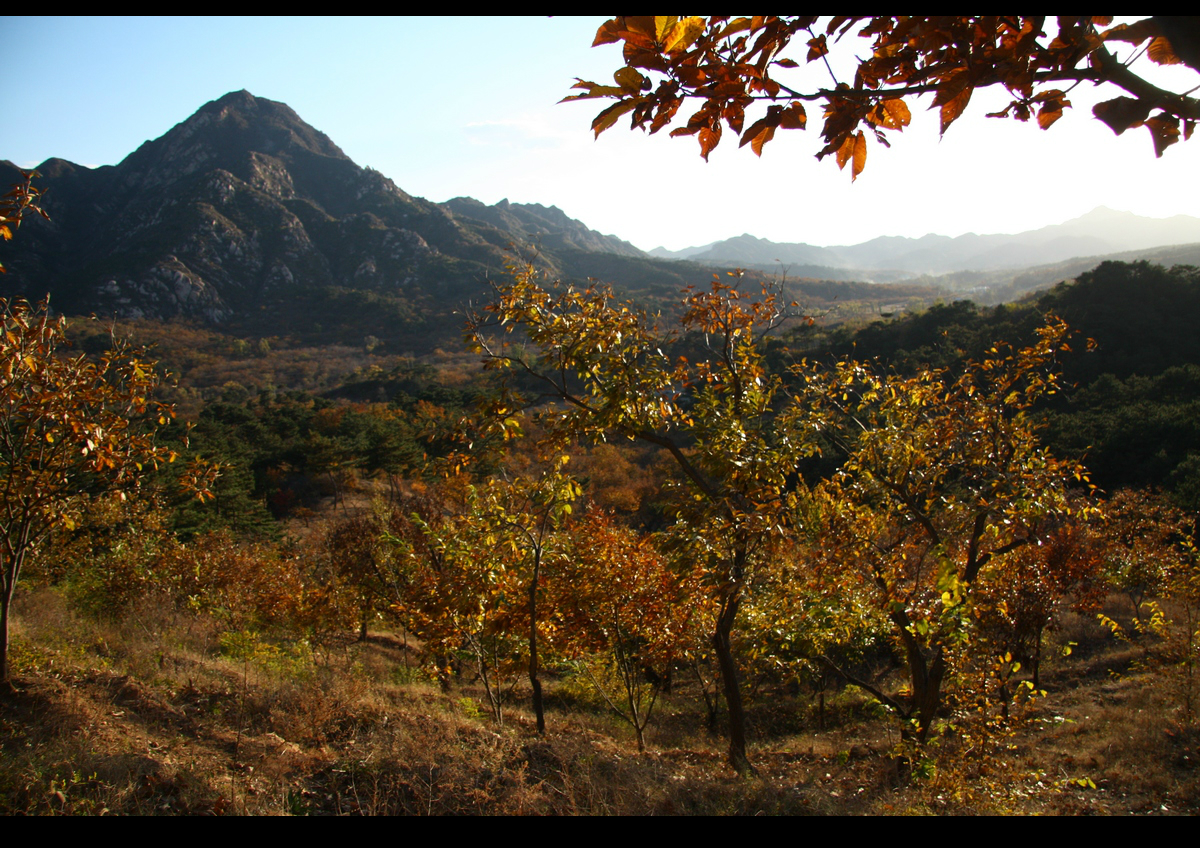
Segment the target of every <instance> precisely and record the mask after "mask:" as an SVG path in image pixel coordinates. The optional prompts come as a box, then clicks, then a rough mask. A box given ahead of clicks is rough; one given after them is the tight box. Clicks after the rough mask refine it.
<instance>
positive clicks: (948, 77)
mask: <svg viewBox="0 0 1200 848" xmlns="http://www.w3.org/2000/svg"><path fill="white" fill-rule="evenodd" d="M617 43H619V44H621V46H622V50H623V53H622V56H623V59H624V64H623V65H622V66H621V67H620V68H618V69H617V71H616V72H615V73H614V75H613V77H614V80H613V83H596V82H589V81H585V80H580V81H578V83H577V84H576V85H575V88H576V89H581V90H582V92H583V93H581V94H576V95H573V96H571V97H568V98H566V99H568V100H576V99H594V98H601V99H611V100H614V101H616V102H614V103H613V104H612V105H610V106H608V107H607V108H605V109H604V110H603V111H602V112H600V114H598V115H597V116H596V118H595V120H594V121H593V122H592V129H593V130H594V131H595V132H596V134H597V135H599V134H600V133H601V132H603V131H604V130H606V129H608V128H609V127H611V126H613V125H614V124H615V123H616V122H617V121H618V120H619V119H620V118H621V117H622V116H624V115H629V116H630V118H631V121H632V125H633V126H634V127H639V128H642V129H646V130H649V131H650V132H651V133H655V132H658V131H659V130H661V129H663V128H665V127H668V126H671V125H672V124H675V123H676V119H677V118H678V117H679V114H678V113H679V111H680V109H681V108H682V107H683V105H684V102H685V101H687V100H692V101H693V102H698V103H699V107H698V108H697V109H696V110H695V111H694V112H692V113H691V115H689V116H688V117H687V119H686V122H685V123H683V126H678V127H677V128H676V129H674V130H672V131H671V135H673V136H687V135H690V136H695V137H696V138H697V139H698V140H699V142H700V152H701V154H702V155H703V156H704V158H705V159H707V158H708V155H709V153H710V152H711V151H712V150H713V149H714V148H715V147H716V146H717V145H718V144H719V143H720V141H721V138H722V134H723V131H724V129H725V128H727V129H728V130H729V131H730V132H732V133H733V135H734V136H735V137H738V138H740V139H741V142H740V143H741V145H743V146H744V145H747V144H748V145H750V147H751V149H752V150H753V151H754V152H755V153H756V154H758V155H762V151H763V147H764V146H765V145H766V144H767V142H769V141H771V139H772V138H773V137H774V135H775V133H776V131H777V130H780V129H785V130H803V129H805V128H806V127H807V125H808V118H809V111H808V108H806V105H805V104H816V105H817V106H818V108H819V109H820V114H821V117H822V118H823V124H822V127H821V137H822V141H823V145H822V147H821V149H820V150H819V151H818V153H817V158H818V159H820V158H824V157H825V156H830V155H832V156H833V157H834V158H835V160H836V161H837V163H838V166H839V167H844V166H845V165H846V164H847V163H850V164H851V173H852V175H853V176H854V177H857V176H858V175H859V174H860V173H861V172H862V170H863V168H864V167H865V165H866V160H867V145H868V137H873V138H874V139H875V141H876V142H878V143H879V144H882V145H883V146H885V147H886V146H888V139H887V133H888V132H891V131H895V132H900V131H902V130H903V129H904V128H905V127H906V126H908V124H909V122H910V119H911V112H910V106H909V103H910V101H912V100H913V99H914V98H917V97H920V96H922V95H930V96H931V97H932V101H933V102H932V105H933V108H936V109H938V111H939V114H940V118H941V130H942V132H943V133H944V132H945V131H946V130H947V128H949V127H950V125H951V124H952V123H954V121H955V120H956V119H957V118H958V117H959V116H960V115H962V114H963V112H964V111H965V110H966V108H967V106H968V104H969V103H970V100H971V96H972V94H973V93H974V92H975V91H977V90H980V89H985V88H990V87H996V86H998V87H1002V88H1003V89H1005V90H1006V91H1007V92H1008V95H1009V96H1010V97H1011V100H1010V102H1009V103H1008V105H1007V106H1005V107H1004V108H1002V109H1000V110H999V111H996V112H993V113H990V114H989V117H1012V118H1015V119H1017V120H1019V121H1028V120H1029V119H1030V118H1034V119H1035V120H1036V121H1037V123H1038V126H1040V127H1041V128H1042V129H1048V128H1049V127H1050V126H1051V125H1052V124H1054V123H1055V122H1056V121H1057V120H1058V119H1059V118H1060V117H1062V115H1063V113H1064V110H1066V109H1067V108H1069V107H1070V106H1071V101H1070V100H1069V99H1068V95H1069V93H1070V92H1071V90H1072V89H1073V88H1074V87H1075V86H1077V85H1079V84H1080V83H1084V82H1087V83H1091V84H1093V85H1108V86H1112V87H1115V88H1117V89H1120V90H1121V92H1122V93H1120V94H1118V95H1117V96H1115V97H1113V98H1111V99H1109V100H1106V101H1104V102H1102V103H1099V104H1097V105H1096V106H1095V107H1094V109H1093V112H1094V114H1095V116H1096V117H1097V118H1099V119H1100V120H1101V121H1103V122H1104V123H1106V124H1107V125H1108V126H1109V127H1111V128H1112V130H1113V131H1114V132H1116V133H1117V134H1120V133H1123V132H1124V131H1125V130H1127V129H1130V128H1131V127H1139V126H1145V127H1146V128H1147V129H1148V130H1149V131H1150V134H1151V136H1152V138H1153V141H1154V150H1155V153H1156V154H1157V155H1159V156H1161V155H1162V153H1163V151H1164V150H1165V149H1166V148H1167V147H1168V146H1170V145H1171V144H1174V143H1175V142H1176V141H1178V140H1179V138H1180V135H1181V132H1182V137H1183V138H1185V139H1187V138H1190V137H1191V134H1192V130H1193V128H1194V126H1195V123H1196V121H1197V120H1198V119H1200V100H1197V99H1196V98H1195V97H1193V96H1192V94H1193V92H1194V91H1195V88H1194V87H1193V86H1191V85H1188V86H1187V88H1188V89H1189V90H1187V91H1178V92H1177V91H1170V90H1166V89H1164V88H1160V87H1159V86H1157V85H1155V84H1153V83H1152V82H1151V81H1150V80H1149V79H1148V78H1147V76H1146V75H1145V74H1144V72H1142V71H1141V70H1140V66H1138V65H1137V64H1135V62H1136V61H1137V60H1138V59H1141V58H1142V57H1143V56H1144V57H1145V58H1146V59H1148V60H1149V62H1152V63H1158V64H1160V65H1167V64H1186V65H1188V66H1190V67H1191V68H1193V69H1197V70H1200V25H1198V24H1197V19H1196V18H1173V17H1167V16H1155V17H1149V18H1143V19H1141V20H1139V21H1137V22H1135V23H1132V24H1117V25H1113V18H1112V17H1111V16H1107V15H1091V16H1078V15H1059V16H1058V17H1057V18H1056V19H1054V20H1051V19H1049V18H1047V17H1046V16H1044V15H977V16H972V15H935V16H890V15H873V16H872V15H833V16H821V15H787V16H774V15H755V16H752V17H729V16H726V15H714V16H709V17H676V16H657V17H654V16H621V17H616V18H612V19H611V20H609V21H607V22H605V23H604V24H603V25H602V26H601V27H600V29H599V30H598V31H597V33H596V39H595V42H594V45H601V44H617ZM1118 47H1120V48H1121V49H1122V50H1123V51H1124V52H1125V53H1126V55H1125V57H1124V58H1123V59H1122V58H1118V56H1117V50H1118ZM856 51H862V53H861V54H856ZM789 53H790V55H789ZM842 53H845V54H848V58H851V60H852V61H853V62H854V66H855V67H854V71H853V78H852V79H851V78H849V77H847V78H842V77H841V76H839V73H838V71H837V69H836V68H835V64H837V65H838V66H839V67H840V66H841V62H836V63H835V62H831V61H830V60H831V59H836V58H838V55H839V54H842ZM859 55H865V58H858V56H859ZM755 106H763V107H765V108H762V109H761V110H760V111H754V107H755ZM809 108H810V107H809Z"/></svg>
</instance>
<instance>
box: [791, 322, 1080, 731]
mask: <svg viewBox="0 0 1200 848" xmlns="http://www.w3.org/2000/svg"><path fill="white" fill-rule="evenodd" d="M1067 332H1068V331H1067V327H1066V326H1065V325H1064V324H1063V323H1062V322H1059V321H1055V320H1053V319H1051V320H1050V321H1049V322H1048V323H1047V325H1046V326H1045V327H1043V328H1042V329H1041V331H1040V332H1039V335H1038V339H1037V341H1036V342H1035V343H1034V344H1032V345H1030V346H1028V347H1025V348H1021V349H1016V350H1014V349H1011V348H1008V347H1007V346H1005V345H1003V344H996V345H994V346H993V347H992V348H991V349H990V351H989V352H988V355H987V356H986V357H985V358H984V359H983V360H981V361H979V362H973V363H969V364H968V365H967V366H966V368H965V369H964V371H963V373H962V374H960V375H959V376H957V377H955V376H953V375H951V374H950V373H948V372H947V371H945V370H941V369H926V370H922V371H921V372H920V373H918V374H916V375H915V376H912V377H905V376H901V375H896V374H880V373H878V372H877V371H876V369H875V368H873V367H871V366H869V365H865V364H863V363H859V362H855V361H852V360H846V361H843V362H841V363H839V364H838V365H837V366H836V367H833V368H831V369H828V370H825V369H815V370H814V371H809V372H808V373H807V383H806V384H805V396H806V397H807V398H809V399H810V400H813V401H814V402H816V403H817V404H818V409H819V410H821V412H820V413H819V414H820V415H821V416H822V417H823V418H824V421H823V422H822V424H821V425H820V426H822V427H823V428H824V430H825V432H826V433H827V435H828V436H829V437H830V438H831V440H833V441H834V442H835V443H837V444H838V445H840V446H841V448H842V450H844V451H845V453H846V455H847V459H846V461H845V463H844V465H843V466H842V468H841V470H840V472H839V473H838V475H837V476H836V477H834V478H833V479H832V480H830V481H829V482H828V483H827V484H826V487H827V488H828V489H829V490H830V491H831V492H833V495H832V497H831V498H830V504H831V505H830V506H829V507H828V511H827V521H828V524H827V528H826V529H827V543H828V551H829V554H830V556H831V557H832V558H833V559H834V562H833V563H832V568H831V571H830V574H829V579H833V580H838V581H841V585H843V586H845V587H846V591H855V592H865V593H869V594H870V595H872V596H873V597H874V599H875V601H874V603H875V605H876V607H877V608H878V609H879V610H881V611H882V612H884V613H885V614H886V615H887V617H888V619H889V620H890V622H891V626H892V632H893V636H894V638H895V641H896V643H897V645H898V646H899V648H900V652H901V654H902V655H903V656H904V659H905V662H906V665H907V667H908V676H909V685H908V693H907V695H906V696H903V697H900V696H896V697H893V696H891V695H888V694H887V693H884V692H881V691H880V690H878V689H876V688H875V687H874V686H873V685H871V684H870V683H869V682H866V681H859V680H855V682H857V683H861V684H863V685H865V686H866V687H867V688H869V689H870V690H871V691H872V692H874V693H875V694H876V695H877V696H878V697H879V698H880V700H881V701H883V702H884V703H885V704H887V705H889V706H890V707H891V708H892V709H893V710H894V711H895V712H896V713H897V714H898V715H899V716H900V717H902V718H903V719H905V720H906V721H911V723H912V726H913V728H914V734H913V735H914V736H915V738H916V739H917V741H919V742H924V741H925V740H926V739H927V738H928V736H929V733H930V731H931V729H932V727H933V724H934V720H935V718H936V716H937V714H938V712H939V710H940V709H941V707H942V706H943V700H944V692H945V689H946V687H947V685H948V684H950V683H951V682H952V681H954V680H955V677H956V675H958V674H959V673H960V672H961V671H962V670H963V668H964V664H966V663H968V662H970V661H972V660H973V659H976V657H974V656H973V652H977V651H979V650H981V648H980V645H981V644H982V640H979V639H978V638H977V636H978V633H977V627H978V619H979V618H980V617H981V613H980V609H979V606H980V605H981V604H985V603H987V602H989V601H990V602H991V603H1002V602H1003V601H1004V599H1003V598H998V597H997V596H996V595H995V593H994V592H993V593H991V594H989V593H988V592H987V591H985V589H986V588H987V587H995V586H997V585H999V584H1003V585H1007V586H1010V587H1013V586H1014V581H1012V580H1001V578H1000V577H998V575H1000V574H1002V573H1003V569H1005V568H1006V567H1008V566H1009V565H1010V564H1011V563H1010V562H1009V560H1008V559H1007V558H1008V557H1010V556H1011V555H1012V554H1013V552H1016V551H1018V550H1019V549H1021V548H1023V547H1025V546H1027V545H1030V544H1033V543H1035V542H1038V541H1039V540H1040V539H1041V538H1042V537H1043V536H1044V535H1046V533H1047V531H1048V530H1049V529H1053V528H1055V527H1056V526H1057V523H1058V522H1059V521H1061V520H1062V519H1064V518H1066V517H1068V516H1070V515H1071V514H1072V512H1073V511H1079V510H1082V511H1085V512H1086V511H1087V510H1088V509H1089V507H1088V506H1087V504H1086V503H1083V504H1072V502H1071V501H1070V500H1069V499H1068V493H1069V487H1071V486H1072V485H1077V486H1080V487H1083V488H1085V489H1086V486H1087V477H1086V474H1085V472H1084V470H1083V468H1082V466H1080V465H1079V463H1078V462H1075V461H1070V460H1062V459H1058V458H1056V457H1054V456H1053V455H1051V454H1050V452H1049V451H1047V450H1046V449H1045V448H1044V447H1042V446H1041V444H1040V443H1039V441H1038V438H1037V428H1036V426H1035V424H1034V423H1033V421H1032V420H1031V418H1030V415H1029V411H1030V409H1031V408H1032V407H1033V405H1034V404H1035V403H1036V402H1038V401H1039V400H1040V399H1041V398H1043V397H1045V396H1046V395H1048V394H1051V393H1054V392H1055V391H1056V390H1057V382H1058V377H1057V370H1056V368H1055V363H1056V360H1057V357H1058V356H1059V355H1060V354H1061V353H1062V352H1064V351H1066V350H1069V348H1068V347H1067V342H1066V336H1067ZM1012 600H1014V601H1015V599H1012ZM984 650H986V649H984ZM846 676H847V677H848V678H849V677H851V675H848V674H847V675H846Z"/></svg>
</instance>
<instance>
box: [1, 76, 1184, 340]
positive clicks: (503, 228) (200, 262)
mask: <svg viewBox="0 0 1200 848" xmlns="http://www.w3.org/2000/svg"><path fill="white" fill-rule="evenodd" d="M38 170H39V171H41V173H42V176H41V178H40V179H39V181H38V185H39V186H40V187H41V188H42V189H43V190H44V191H45V200H44V206H45V208H46V210H47V212H48V213H49V214H50V217H51V220H50V221H49V222H47V221H43V220H42V219H41V218H40V217H37V216H33V217H31V218H29V219H27V223H26V224H25V225H24V226H22V228H21V230H20V232H19V234H18V237H17V238H16V239H15V240H14V241H12V242H10V243H6V244H0V261H2V262H3V263H4V265H5V266H6V267H7V268H8V269H9V273H8V274H6V275H4V276H2V277H0V296H4V297H11V296H13V295H23V296H25V297H28V298H40V297H42V295H44V294H45V293H46V292H51V293H52V295H53V303H54V305H55V307H56V308H57V309H59V310H61V311H63V312H67V313H72V312H74V313H85V312H96V313H98V314H106V315H117V316H122V317H148V318H155V319H172V318H176V317H185V318H197V319H202V320H205V321H208V322H214V323H224V324H227V325H228V324H232V325H236V326H235V328H242V329H247V330H248V331H252V332H262V333H268V334H284V333H302V334H307V337H310V338H314V339H316V338H318V337H319V338H323V339H324V340H326V341H328V340H330V339H347V338H353V337H354V335H355V334H359V335H358V337H359V338H362V334H367V333H370V334H375V335H378V336H381V337H382V336H384V335H387V336H392V337H395V336H397V335H399V336H413V335H415V334H421V333H425V332H427V331H428V333H430V334H433V335H436V336H437V338H438V339H445V338H446V337H447V336H448V335H451V334H453V335H457V334H458V332H459V330H460V328H461V324H462V319H461V317H454V316H453V312H454V310H455V309H457V308H459V307H461V305H462V304H464V303H465V302H467V301H468V300H471V299H473V298H474V299H478V298H479V297H481V296H483V297H486V296H487V293H486V280H487V279H488V277H489V276H490V275H495V274H496V273H498V272H500V270H501V269H502V268H503V266H504V265H505V264H507V263H508V262H510V261H511V254H510V253H509V252H508V251H509V250H510V249H511V248H513V247H514V246H515V247H516V249H517V250H519V251H520V252H521V254H522V255H523V256H526V257H529V258H530V260H531V261H534V262H535V263H536V264H538V265H539V266H540V267H541V268H542V269H544V270H545V271H547V272H548V273H550V274H554V275H557V276H560V277H563V278H567V279H575V280H582V279H586V278H592V277H595V278H599V279H603V280H609V281H614V282H616V283H619V284H620V285H621V288H622V289H623V291H624V292H625V294H627V295H630V296H636V297H641V298H643V299H645V300H650V301H657V303H658V304H664V303H667V302H674V303H677V302H678V297H677V295H678V292H679V290H680V289H681V288H683V287H684V286H687V285H703V284H704V283H705V282H706V281H707V280H708V279H709V278H710V275H711V273H712V271H713V266H728V265H736V266H741V267H746V268H754V267H759V268H766V269H769V270H774V269H776V268H777V267H778V264H777V263H776V260H779V262H782V263H783V265H784V266H789V267H790V271H789V277H790V278H791V279H796V278H797V277H802V278H808V279H809V283H807V284H804V285H810V286H811V287H813V291H814V292H815V291H816V290H817V289H818V288H819V287H820V286H825V287H826V288H828V286H827V285H826V284H825V283H819V284H818V283H816V282H813V281H816V280H835V281H836V280H854V281H860V282H874V283H880V282H888V281H896V280H901V279H912V278H914V277H921V279H920V281H919V283H918V284H916V285H918V286H919V287H924V288H923V289H922V290H923V291H924V290H925V289H928V287H929V286H931V285H941V286H943V287H944V288H945V289H946V290H948V291H950V292H963V293H966V294H968V296H972V297H976V294H975V292H977V291H981V290H997V291H1001V290H1002V291H1009V290H1012V291H1018V290H1021V291H1023V290H1024V289H1025V287H1026V286H1027V285H1031V284H1032V283H1031V282H1030V281H1014V279H1015V278H1014V274H1015V272H1016V271H1019V270H1020V269H1024V268H1027V267H1029V266H1034V265H1042V266H1045V265H1047V264H1050V265H1051V269H1053V270H1046V271H1044V272H1040V273H1055V272H1056V271H1057V266H1056V265H1054V264H1053V263H1062V262H1064V261H1065V260H1068V259H1070V258H1071V257H1079V256H1086V255H1092V254H1108V253H1113V252H1116V251H1128V250H1135V249H1140V248H1146V247H1150V246H1152V245H1156V244H1171V243H1184V242H1200V220H1198V219H1195V218H1185V217H1182V216H1181V217H1177V218H1171V219H1167V220H1165V221H1158V220H1153V219H1147V218H1139V217H1137V216H1134V215H1129V214H1127V213H1120V212H1113V211H1111V210H1106V209H1098V210H1096V211H1094V212H1091V213H1089V214H1088V215H1085V216H1083V217H1081V218H1078V219H1076V220H1074V221H1068V222H1067V223H1065V224H1060V225H1057V226H1054V227H1045V228H1043V229H1041V230H1033V231H1030V232H1026V233H1020V234H1018V235H1012V236H1001V235H990V236H978V235H966V236H960V237H958V238H953V239H952V238H948V237H945V236H937V235H928V236H925V237H923V238H920V239H905V238H878V239H873V240H871V241H868V242H864V243H863V244H859V245H853V246H844V247H814V246H812V245H807V244H775V243H772V242H769V241H766V240H763V239H758V238H755V237H754V236H751V235H744V236H740V237H738V238H735V239H728V240H726V241H722V242H717V243H715V244H711V245H706V246H704V247H697V248H690V249H688V250H684V251H675V252H671V251H664V250H662V249H661V248H660V249H658V250H656V251H652V252H651V254H650V255H647V254H644V253H643V252H642V251H640V250H638V249H637V248H636V247H634V246H633V245H631V244H629V243H627V242H624V241H622V240H620V239H618V238H616V237H614V236H608V235H603V234H601V233H598V232H596V231H594V230H592V229H590V228H588V227H587V226H586V225H584V224H583V223H581V222H579V221H577V220H574V219H572V218H570V217H568V216H567V215H566V214H565V213H563V212H562V211H561V210H559V209H557V208H555V207H553V206H550V207H546V206H542V205H539V204H520V203H510V202H508V201H507V200H503V201H501V202H499V203H497V204H495V205H492V206H488V205H486V204H484V203H481V202H480V201H478V200H474V199H472V198H469V197H458V198H455V199H453V200H450V201H448V202H446V203H433V202H430V201H428V200H424V199H422V198H419V197H414V196H412V195H409V194H407V193H406V192H404V191H403V190H402V189H401V188H400V187H398V186H397V185H396V184H395V183H394V182H392V181H391V180H390V179H388V178H387V177H386V176H384V175H383V174H381V173H379V172H378V171H374V170H371V169H369V168H361V167H359V166H358V165H356V164H355V163H354V162H353V161H351V160H350V158H349V157H347V156H346V154H345V153H343V152H342V150H341V149H340V148H338V146H337V145H336V144H334V142H333V141H332V140H330V138H329V137H328V136H326V135H325V134H324V133H321V132H319V131H318V130H316V129H314V128H313V127H311V126H309V125H308V124H306V123H305V122H304V121H303V120H301V118H300V117H299V116H298V115H297V114H296V113H295V112H294V111H292V109H290V108H289V107H288V106H287V105H285V104H283V103H277V102H274V101H271V100H266V99H264V98H259V97H254V96H253V95H251V94H250V93H249V92H246V91H238V92H233V93H231V94H227V95H225V96H224V97H222V98H220V99H218V100H214V101H212V102H211V103H207V104H205V105H204V106H203V107H201V108H200V109H199V111H197V112H196V113H195V114H194V115H192V116H191V117H190V118H188V119H187V120H186V121H183V122H182V123H180V124H178V125H177V126H175V127H173V128H172V129H171V130H169V131H168V132H167V133H166V134H165V135H163V136H162V137H161V138H158V139H155V140H153V141H147V142H146V143H145V144H143V145H142V146H141V147H139V148H138V149H137V150H136V151H134V152H133V153H131V154H130V155H129V156H127V157H126V158H125V159H124V160H123V161H122V162H121V163H120V164H118V165H113V166H104V167H99V168H86V167H83V166H80V165H76V164H74V163H71V162H67V161H65V160H62V159H50V160H48V161H46V162H45V163H43V164H42V165H41V166H39V168H38ZM17 179H18V174H17V171H16V168H15V166H13V165H12V163H10V162H0V185H3V184H4V182H5V181H7V183H8V184H12V183H14V182H16V181H17ZM680 258H683V259H687V260H690V261H685V262H679V261H666V260H668V259H670V260H676V259H680ZM1072 267H1074V266H1072ZM1089 267H1090V266H1089ZM1003 269H1007V270H1003ZM938 274H941V275H947V274H949V275H951V276H950V277H947V278H945V279H940V278H931V277H930V275H938ZM1040 279H1041V276H1040V275H1034V277H1031V278H1030V280H1040ZM1050 282H1053V281H1050ZM1013 286H1016V288H1013ZM910 288H912V287H911V286H910ZM843 290H844V292H846V293H849V291H850V289H849V288H844V289H843ZM914 291H915V289H914ZM909 293H910V294H911V293H912V292H909ZM809 294H810V295H812V293H811V292H810V293H809ZM881 294H883V293H881ZM803 296H804V295H803V294H801V297H803ZM815 296H817V297H828V298H833V299H837V298H838V297H841V295H840V294H839V293H838V292H836V291H832V290H831V291H829V292H823V293H821V294H818V295H815ZM856 296H861V292H860V293H859V294H858V295H856ZM884 296H885V297H892V295H884ZM906 296H907V295H905V294H896V295H895V298H898V299H901V300H903V299H904V297H906ZM980 299H985V300H986V298H980ZM322 334H324V335H322Z"/></svg>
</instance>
